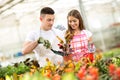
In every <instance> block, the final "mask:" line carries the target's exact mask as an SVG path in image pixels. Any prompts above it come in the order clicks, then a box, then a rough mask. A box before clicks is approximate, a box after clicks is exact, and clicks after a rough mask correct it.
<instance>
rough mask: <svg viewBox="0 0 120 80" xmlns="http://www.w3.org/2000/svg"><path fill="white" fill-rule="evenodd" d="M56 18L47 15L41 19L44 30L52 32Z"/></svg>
mask: <svg viewBox="0 0 120 80" xmlns="http://www.w3.org/2000/svg"><path fill="white" fill-rule="evenodd" d="M54 18H55V16H54V15H52V14H45V15H43V16H41V17H40V20H41V26H42V28H43V29H44V30H50V29H52V26H53V23H54Z"/></svg>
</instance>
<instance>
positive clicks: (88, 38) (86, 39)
mask: <svg viewBox="0 0 120 80" xmlns="http://www.w3.org/2000/svg"><path fill="white" fill-rule="evenodd" d="M67 20H68V30H67V31H66V33H65V40H66V44H67V45H69V46H67V47H68V49H69V55H68V56H64V60H65V61H67V60H71V59H72V60H74V61H79V60H80V59H81V58H82V57H87V58H89V60H90V61H93V52H94V51H95V47H94V45H93V44H91V43H92V33H91V32H90V31H88V30H85V26H84V24H83V20H82V17H81V15H80V12H79V11H78V10H71V11H70V12H69V13H68V16H67ZM68 49H67V50H68ZM67 52H68V51H67Z"/></svg>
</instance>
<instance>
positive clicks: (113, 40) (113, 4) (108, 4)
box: [0, 0, 120, 61]
mask: <svg viewBox="0 0 120 80" xmlns="http://www.w3.org/2000/svg"><path fill="white" fill-rule="evenodd" d="M45 6H49V7H52V8H53V9H54V10H55V12H56V15H55V16H56V18H55V24H54V26H56V25H63V26H64V27H65V28H67V26H66V25H67V19H66V17H67V13H68V12H69V11H70V10H71V9H78V10H79V11H80V12H81V15H82V17H83V20H84V23H85V26H86V28H87V29H88V30H90V31H91V32H92V33H93V41H94V43H95V46H96V48H97V49H98V50H101V51H108V50H110V49H113V48H117V47H120V0H0V61H4V60H6V59H8V58H9V59H10V58H14V56H13V55H14V54H16V53H18V52H20V51H21V49H22V45H23V42H24V40H25V37H26V35H27V34H28V33H29V32H30V31H31V30H35V29H39V26H40V21H39V14H40V9H41V8H43V7H45Z"/></svg>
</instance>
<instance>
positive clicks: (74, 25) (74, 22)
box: [68, 16, 79, 30]
mask: <svg viewBox="0 0 120 80" xmlns="http://www.w3.org/2000/svg"><path fill="white" fill-rule="evenodd" d="M68 25H69V26H70V27H71V28H72V29H73V30H77V29H79V20H78V19H77V18H75V17H73V16H69V17H68Z"/></svg>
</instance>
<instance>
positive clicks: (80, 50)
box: [70, 30, 88, 61]
mask: <svg viewBox="0 0 120 80" xmlns="http://www.w3.org/2000/svg"><path fill="white" fill-rule="evenodd" d="M70 49H71V51H70V52H71V53H72V55H73V56H72V59H73V60H75V61H78V60H79V59H80V58H81V57H83V56H84V55H85V54H87V53H88V37H87V34H86V33H85V30H82V31H81V33H80V34H78V35H74V37H73V39H72V40H71V42H70Z"/></svg>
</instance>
